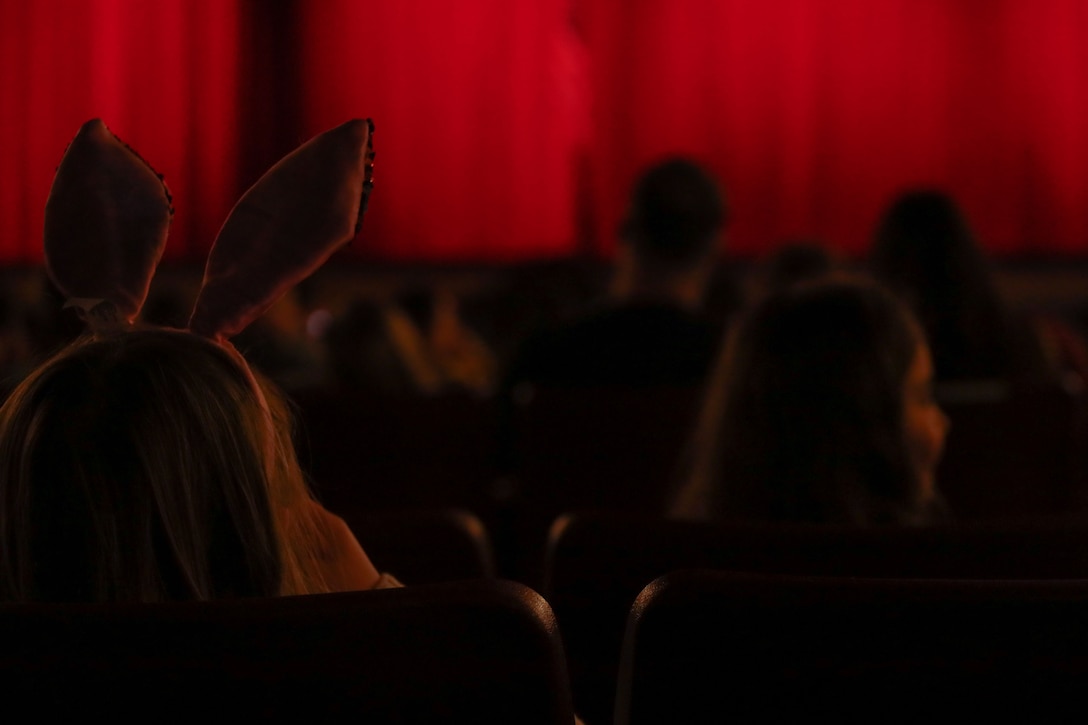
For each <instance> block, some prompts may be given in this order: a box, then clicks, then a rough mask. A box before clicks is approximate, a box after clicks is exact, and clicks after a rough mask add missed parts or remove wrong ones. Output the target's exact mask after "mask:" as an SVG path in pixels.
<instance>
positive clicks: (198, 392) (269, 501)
mask: <svg viewBox="0 0 1088 725" xmlns="http://www.w3.org/2000/svg"><path fill="white" fill-rule="evenodd" d="M286 415H287V408H286V404H285V403H284V401H283V399H282V397H281V396H280V395H279V394H278V393H277V391H275V389H274V388H273V387H272V386H271V385H269V384H267V383H258V382H257V381H256V378H255V377H254V375H253V374H252V373H251V372H250V370H249V368H248V367H247V366H246V365H245V362H244V361H243V360H241V357H240V356H239V355H237V353H235V352H233V350H232V349H230V348H226V347H223V346H220V345H218V344H216V343H214V342H211V341H209V340H206V339H203V338H201V337H198V336H196V335H193V334H190V333H188V332H184V331H178V330H167V329H157V328H156V329H143V330H133V331H118V332H115V333H99V334H98V335H96V336H88V337H84V338H81V339H80V340H77V341H76V342H75V343H73V344H72V345H70V346H68V347H67V348H65V349H63V350H62V351H61V352H59V353H58V354H56V355H55V356H54V357H53V358H51V359H50V360H48V361H47V362H46V363H45V364H43V365H42V366H41V367H39V368H38V369H37V370H36V371H35V372H34V373H32V374H31V375H30V376H29V377H28V378H27V379H26V380H25V381H23V383H21V384H20V385H19V386H18V387H17V388H16V389H15V391H14V392H13V393H12V394H11V396H10V397H9V399H8V400H7V402H6V403H5V404H4V406H3V408H0V597H2V598H3V599H7V600H49V601H157V600H171V599H175V600H176V599H213V598H222V597H235V596H274V595H279V594H295V593H306V592H318V591H326V590H327V587H325V586H324V584H323V582H322V581H321V574H320V568H319V567H316V566H312V560H314V558H315V557H317V556H318V552H319V551H320V546H321V533H320V530H319V529H318V528H317V527H316V525H315V524H314V522H313V521H312V517H313V513H312V511H313V508H314V507H313V506H312V500H311V499H310V497H309V491H308V488H307V487H306V484H305V480H304V478H303V475H302V472H301V471H300V470H299V468H298V463H297V461H296V458H295V454H294V450H293V447H292V446H291V436H290V427H289V422H288V420H287V418H286Z"/></svg>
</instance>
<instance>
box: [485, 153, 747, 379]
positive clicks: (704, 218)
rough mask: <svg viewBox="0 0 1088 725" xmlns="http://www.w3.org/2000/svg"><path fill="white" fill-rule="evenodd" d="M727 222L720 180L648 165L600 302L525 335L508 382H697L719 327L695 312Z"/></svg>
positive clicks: (676, 162) (686, 165)
mask: <svg viewBox="0 0 1088 725" xmlns="http://www.w3.org/2000/svg"><path fill="white" fill-rule="evenodd" d="M726 221H727V208H726V204H725V200H724V198H723V196H722V193H721V191H720V189H719V186H718V183H717V182H716V181H715V179H714V178H713V177H712V176H711V175H710V174H709V173H708V172H707V171H706V170H705V169H703V168H702V167H700V166H699V165H697V164H696V163H694V162H692V161H690V160H688V159H683V158H671V159H667V160H665V161H662V162H661V163H658V164H656V165H654V166H652V167H650V168H649V169H647V170H646V171H645V172H644V173H643V174H642V176H641V177H640V178H639V179H638V181H637V182H636V183H635V186H634V189H633V191H632V194H631V200H630V206H629V208H628V211H627V214H626V218H625V219H624V221H623V223H622V224H621V226H620V230H619V245H618V248H617V255H616V260H615V263H614V268H613V272H612V279H611V283H610V286H609V288H608V292H607V295H606V299H605V300H604V302H603V303H602V304H600V305H599V306H598V307H597V308H596V309H594V310H592V311H590V312H588V313H587V314H585V315H582V316H581V317H579V318H577V319H575V320H573V321H571V322H570V323H568V324H566V325H563V326H560V327H558V328H557V329H552V330H547V331H543V332H541V333H539V334H537V335H535V336H533V337H531V338H530V339H528V340H527V341H526V342H525V344H524V345H523V346H522V348H521V350H520V352H519V353H518V354H517V355H515V357H514V360H513V361H512V363H511V364H510V366H509V368H508V370H507V371H506V374H505V376H504V379H505V385H504V386H505V387H506V388H507V389H510V388H512V387H514V386H516V385H519V384H520V383H535V384H539V385H558V386H571V385H574V386H581V385H627V386H630V385H635V386H640V385H660V384H674V385H692V384H699V383H701V382H702V380H703V378H704V376H705V375H706V372H707V370H708V368H709V366H710V363H711V361H712V359H713V356H714V351H715V349H716V341H717V339H718V333H719V330H717V329H716V328H715V327H714V326H713V325H712V324H711V323H710V322H709V321H707V319H706V318H704V317H702V316H701V314H700V313H701V311H702V307H703V304H704V300H705V296H706V293H707V290H708V285H709V283H710V282H711V280H712V279H714V273H715V271H716V269H717V263H718V261H719V251H720V246H721V242H722V235H723V231H724V229H725V226H726Z"/></svg>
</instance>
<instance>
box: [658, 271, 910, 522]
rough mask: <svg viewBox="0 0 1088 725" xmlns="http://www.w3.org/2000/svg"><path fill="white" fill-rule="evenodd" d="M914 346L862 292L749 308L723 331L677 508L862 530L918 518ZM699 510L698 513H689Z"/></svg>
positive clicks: (902, 317)
mask: <svg viewBox="0 0 1088 725" xmlns="http://www.w3.org/2000/svg"><path fill="white" fill-rule="evenodd" d="M923 340H924V338H923V336H922V333H921V330H920V328H919V326H918V325H917V323H916V322H915V321H914V320H913V318H912V316H911V315H910V312H909V311H908V310H907V309H906V308H905V307H904V306H903V305H902V304H901V303H900V302H899V301H898V300H897V299H896V298H895V297H894V296H893V295H892V294H891V293H890V292H888V291H886V290H885V289H884V288H883V287H881V286H879V285H877V284H876V283H874V282H871V281H868V280H863V279H854V278H845V277H833V278H829V279H827V280H824V281H818V282H810V283H802V284H800V285H797V286H795V287H790V288H786V289H784V290H781V291H779V292H777V293H773V294H771V295H770V296H769V297H767V298H766V299H764V300H763V301H761V302H759V303H758V304H756V305H755V306H754V307H753V308H752V309H751V310H750V311H749V312H748V313H747V314H746V315H745V316H744V317H743V318H742V319H741V320H740V322H739V323H738V325H737V327H736V328H735V329H734V330H733V331H732V332H731V334H730V338H729V340H728V342H727V345H726V347H725V349H724V351H723V354H722V357H721V360H720V362H719V366H718V369H717V370H716V373H715V376H714V377H713V378H712V380H711V382H710V385H709V388H708V391H707V398H706V401H705V404H706V408H705V410H704V412H703V417H702V420H701V422H700V426H699V429H698V430H697V432H696V441H695V450H694V457H693V468H692V471H691V476H690V478H689V480H688V481H687V483H686V485H687V486H688V489H687V490H686V491H685V493H684V494H682V498H683V499H684V500H687V501H688V502H689V503H690V502H697V505H696V506H695V510H692V509H691V507H690V506H689V508H688V510H680V511H677V513H680V514H685V515H696V516H707V515H709V516H711V517H720V518H731V519H737V518H751V519H761V520H779V521H797V522H813V523H844V524H870V523H880V522H884V523H895V522H907V521H911V520H913V517H915V516H917V515H919V513H920V512H919V508H918V507H919V503H918V502H919V498H920V497H919V495H918V494H919V485H920V484H919V482H918V481H917V480H916V475H915V473H914V471H913V468H912V467H911V465H910V457H909V454H908V451H907V444H906V436H905V431H904V424H903V417H904V412H903V386H904V383H905V380H906V377H907V373H908V371H909V369H910V365H911V363H912V361H913V360H914V356H915V355H916V354H917V349H918V345H919V343H921V342H922V341H923ZM700 509H701V510H700Z"/></svg>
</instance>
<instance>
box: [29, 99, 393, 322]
mask: <svg viewBox="0 0 1088 725" xmlns="http://www.w3.org/2000/svg"><path fill="white" fill-rule="evenodd" d="M373 129H374V124H373V122H372V121H371V120H370V119H355V120H352V121H348V122H347V123H344V124H342V125H340V126H337V127H336V128H333V129H331V130H329V131H326V132H324V133H322V134H319V135H318V136H315V137H314V138H312V139H310V140H309V141H308V142H306V143H305V144H303V145H302V146H300V147H299V148H297V149H295V150H294V151H293V152H291V153H290V154H288V155H287V156H285V157H284V158H283V159H281V160H280V161H279V162H278V163H277V164H276V165H275V166H273V167H272V168H271V169H269V170H268V172H266V173H265V174H264V176H262V177H261V178H260V179H259V180H258V181H257V183H256V184H254V185H253V187H251V188H250V189H249V191H247V192H246V193H245V194H244V195H243V196H242V198H241V199H239V201H238V203H237V204H236V205H235V207H234V209H233V210H232V211H231V213H230V214H229V215H228V216H227V220H226V221H225V222H224V224H223V227H222V228H221V229H220V231H219V234H218V236H217V237H216V240H215V243H214V244H213V245H212V249H211V252H209V255H208V262H207V266H206V268H205V271H204V281H203V284H202V286H201V289H200V292H199V294H198V295H197V300H196V303H195V305H194V308H193V313H192V317H191V318H190V320H189V329H190V330H192V331H193V332H194V333H196V334H199V335H203V336H205V337H209V338H212V339H216V340H223V339H227V338H230V337H232V336H234V335H236V334H238V333H239V332H241V331H242V330H243V329H245V327H246V326H247V325H248V324H249V323H251V322H252V321H253V320H254V319H256V318H257V317H259V316H260V315H261V314H263V313H264V312H265V311H266V310H267V309H268V308H269V307H270V306H271V305H272V304H273V303H274V302H275V301H276V300H277V299H278V298H279V297H280V296H281V295H283V293H284V292H286V291H287V290H288V289H290V288H291V287H292V286H294V285H295V284H298V282H300V281H301V280H302V279H304V278H305V277H307V276H309V275H310V274H312V273H313V272H314V271H315V270H316V269H317V268H318V267H320V266H321V265H322V264H323V263H324V262H325V261H326V260H327V259H328V258H329V256H330V255H332V253H333V252H335V251H336V250H337V249H338V248H340V247H342V246H344V245H345V244H347V243H348V242H350V241H351V240H352V239H353V238H354V237H355V235H356V234H357V233H358V230H359V227H360V225H361V223H362V216H363V212H364V211H365V210H366V205H367V202H368V200H369V196H370V191H371V189H372V188H373V172H374V150H373V144H372V134H373ZM172 213H173V209H172V207H171V198H170V194H169V191H168V190H167V189H166V185H165V184H164V183H163V181H162V179H161V177H160V176H159V175H158V174H156V173H155V172H154V170H153V169H151V167H150V166H149V165H148V164H147V163H146V162H144V161H143V159H141V158H140V157H139V156H138V155H137V154H136V153H135V152H134V151H132V149H130V148H129V147H128V146H126V145H125V144H124V143H122V142H121V141H120V140H119V139H117V137H116V136H114V135H113V134H112V133H110V132H109V130H108V129H107V128H106V127H105V125H104V124H103V123H102V122H101V121H100V120H98V119H95V120H92V121H88V122H87V123H86V124H84V125H83V127H82V128H81V129H80V131H79V133H78V134H77V136H76V138H75V139H74V140H73V141H72V143H71V144H70V145H69V147H68V150H67V151H66V152H65V154H64V158H63V159H62V160H61V164H60V166H59V167H58V169H57V176H56V179H55V180H54V182H53V189H52V191H51V192H50V195H49V201H48V202H47V203H46V222H45V258H46V266H47V268H48V270H49V274H50V276H51V277H52V279H53V281H54V282H55V283H56V285H57V287H58V288H59V289H60V290H61V291H62V292H63V293H64V294H65V295H66V296H67V297H69V303H68V306H75V307H78V308H80V309H81V310H82V311H83V312H84V317H85V318H86V319H87V320H88V323H89V324H90V325H91V326H92V328H96V329H97V328H98V327H99V326H101V325H105V324H111V323H110V320H115V321H116V322H117V323H118V324H122V323H125V324H131V323H132V322H133V320H135V319H136V317H137V315H138V314H139V311H140V308H141V307H142V306H143V303H144V300H145V299H146V297H147V290H148V287H149V286H150V283H151V278H152V276H153V275H154V273H155V268H156V267H157V266H158V263H159V260H160V259H161V257H162V252H163V249H164V248H165V246H166V235H167V231H168V228H169V223H170V218H171V216H172ZM111 308H112V309H111Z"/></svg>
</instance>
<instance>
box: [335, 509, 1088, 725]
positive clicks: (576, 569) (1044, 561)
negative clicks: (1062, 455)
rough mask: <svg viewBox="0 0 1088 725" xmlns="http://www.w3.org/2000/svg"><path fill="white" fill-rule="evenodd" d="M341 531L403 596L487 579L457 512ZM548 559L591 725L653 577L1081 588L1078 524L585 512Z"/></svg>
mask: <svg viewBox="0 0 1088 725" xmlns="http://www.w3.org/2000/svg"><path fill="white" fill-rule="evenodd" d="M349 523H350V524H351V525H352V527H353V528H354V529H355V530H356V532H357V533H358V535H359V537H360V539H361V540H362V542H363V544H364V547H366V548H367V549H368V551H371V549H372V547H373V551H371V555H372V557H373V558H374V560H375V561H376V562H377V563H378V564H379V566H381V567H383V568H388V569H389V570H391V571H393V572H394V573H396V574H397V575H398V576H402V578H403V579H404V580H405V581H407V582H408V583H409V584H414V583H429V582H437V581H442V580H444V579H445V580H448V579H456V578H473V577H486V576H489V575H491V574H492V573H493V571H494V570H493V568H492V563H493V561H494V559H493V556H492V555H491V553H490V547H491V544H490V541H489V539H488V535H487V531H486V529H485V527H484V526H483V525H482V524H481V522H480V521H479V520H478V519H476V518H475V517H474V516H473V515H472V514H469V513H467V512H464V511H432V512H425V513H421V512H411V511H402V512H370V513H368V514H366V515H364V516H362V517H361V518H353V519H349ZM371 542H373V544H372V543H371ZM379 547H381V548H379ZM439 549H440V551H438V552H437V553H438V555H439V557H440V558H442V564H441V566H432V565H428V561H427V557H426V555H425V554H424V552H426V551H428V550H439ZM546 552H547V553H546V557H545V561H544V563H543V567H542V568H543V569H544V571H545V577H544V579H543V580H542V582H541V584H540V587H539V591H540V592H541V593H542V594H543V596H544V598H545V600H546V601H547V602H548V604H549V605H550V608H551V610H552V611H554V614H555V616H556V618H557V622H558V626H559V630H560V631H561V632H562V636H563V641H564V645H565V651H566V655H567V668H568V673H569V677H570V682H571V685H572V690H573V696H574V702H575V705H576V710H577V711H578V712H579V714H581V715H582V716H583V717H584V718H585V719H586V721H587V722H590V723H595V722H611V719H612V716H613V704H614V699H615V696H616V692H617V690H618V689H619V687H620V682H619V681H618V680H617V672H619V671H620V669H621V649H622V645H623V641H624V635H625V628H626V627H627V626H628V624H627V620H628V615H629V612H630V611H631V608H632V605H633V604H634V603H635V601H636V599H637V598H638V597H639V593H640V592H641V591H642V590H643V589H644V587H646V586H647V585H648V584H650V583H651V582H653V581H655V580H656V579H657V578H659V577H661V576H664V575H667V574H670V573H671V572H675V571H677V570H683V569H712V570H719V571H734V572H748V573H758V574H760V575H775V576H780V577H813V576H817V577H821V578H826V577H830V578H839V579H841V578H843V577H854V578H863V579H864V580H865V581H876V580H897V581H900V582H902V581H907V580H915V579H917V580H942V581H949V582H972V581H983V580H994V581H1018V582H1023V581H1029V580H1046V581H1055V582H1066V581H1075V580H1086V581H1088V521H1085V520H1084V519H1081V518H1068V519H1055V518H1048V519H1045V520H1039V521H1037V522H1033V523H1027V522H1021V523H1018V524H1009V523H979V524H972V525H962V524H961V525H956V526H948V527H939V528H919V529H858V528H837V527H820V526H782V525H775V526H767V525H740V524H731V525H726V526H723V525H714V524H706V523H693V522H680V521H669V520H664V519H661V518H658V517H653V516H649V515H640V514H630V513H615V512H589V511H586V512H577V513H570V514H567V515H564V516H562V517H560V518H559V519H557V520H556V522H555V523H554V525H553V526H552V528H551V531H550V534H549V538H548V541H547V545H546ZM432 563H433V562H432ZM441 567H447V568H445V569H443V568H441ZM895 586H902V585H900V584H896V585H895ZM832 589H834V587H832ZM1085 614H1088V610H1085ZM1085 621H1086V622H1088V619H1086V620H1085ZM1017 626H1018V625H1017ZM630 636H631V634H630V633H628V637H629V638H630ZM1085 657H1086V658H1088V650H1085ZM653 659H655V660H656V659H657V658H656V657H655V658H653Z"/></svg>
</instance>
